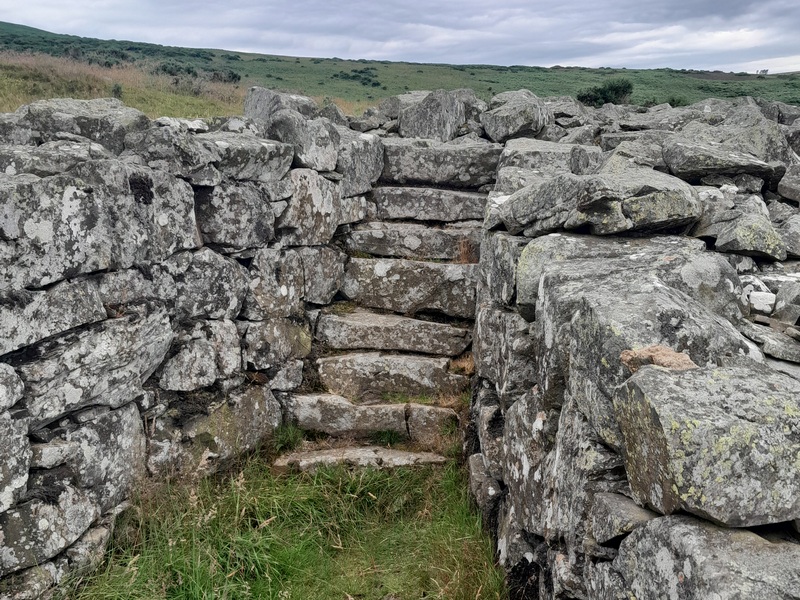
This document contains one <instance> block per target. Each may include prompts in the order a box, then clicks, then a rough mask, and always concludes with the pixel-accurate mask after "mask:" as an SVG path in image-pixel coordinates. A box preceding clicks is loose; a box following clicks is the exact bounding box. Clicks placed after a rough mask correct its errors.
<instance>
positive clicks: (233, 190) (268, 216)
mask: <svg viewBox="0 0 800 600" xmlns="http://www.w3.org/2000/svg"><path fill="white" fill-rule="evenodd" d="M195 211H196V215H197V225H198V227H199V228H200V232H201V233H202V236H203V241H204V242H205V243H207V244H218V245H220V246H222V247H223V248H226V249H236V250H240V249H245V248H258V247H261V246H264V245H266V244H267V242H269V241H271V240H272V239H273V238H274V236H275V231H274V223H275V215H274V213H273V211H272V206H271V205H270V204H269V201H268V198H267V197H266V194H264V193H263V191H262V190H261V189H259V187H257V186H256V185H254V184H252V183H239V184H236V185H234V184H229V183H222V184H220V185H218V186H215V187H200V188H197V189H196V190H195Z"/></svg>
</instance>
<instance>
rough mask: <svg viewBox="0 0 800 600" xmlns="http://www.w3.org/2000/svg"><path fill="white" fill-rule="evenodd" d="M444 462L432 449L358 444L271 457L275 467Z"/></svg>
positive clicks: (384, 466)
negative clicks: (429, 450)
mask: <svg viewBox="0 0 800 600" xmlns="http://www.w3.org/2000/svg"><path fill="white" fill-rule="evenodd" d="M446 462H447V459H446V458H445V457H444V456H439V455H438V454H434V453H432V452H406V451H404V450H393V449H391V448H380V447H375V446H367V447H363V448H362V447H359V448H334V449H331V450H314V451H310V452H295V453H292V454H286V455H285V456H281V457H280V458H278V459H277V460H276V461H275V465H274V466H275V469H277V470H278V471H279V472H281V471H310V472H313V471H316V470H317V469H319V468H320V467H332V466H336V465H344V466H346V467H358V468H365V467H369V468H373V469H395V468H398V467H414V466H421V465H440V464H444V463H446Z"/></svg>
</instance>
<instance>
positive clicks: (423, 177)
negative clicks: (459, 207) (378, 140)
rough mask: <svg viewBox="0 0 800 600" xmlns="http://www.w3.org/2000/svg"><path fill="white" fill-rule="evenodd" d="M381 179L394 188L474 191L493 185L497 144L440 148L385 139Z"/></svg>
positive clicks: (499, 149)
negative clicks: (419, 186) (412, 185)
mask: <svg viewBox="0 0 800 600" xmlns="http://www.w3.org/2000/svg"><path fill="white" fill-rule="evenodd" d="M383 147H384V149H385V158H384V167H383V174H382V175H381V179H382V180H383V181H385V182H387V183H396V184H409V183H418V184H423V185H425V184H427V185H446V186H452V187H457V188H477V187H480V186H482V185H484V184H487V183H490V182H492V181H494V174H495V170H496V169H497V162H498V160H499V159H500V154H501V152H502V150H503V148H502V146H500V144H481V143H476V144H453V145H450V144H441V143H439V142H434V141H430V140H414V139H402V138H386V139H384V140H383Z"/></svg>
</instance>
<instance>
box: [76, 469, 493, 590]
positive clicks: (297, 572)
mask: <svg viewBox="0 0 800 600" xmlns="http://www.w3.org/2000/svg"><path fill="white" fill-rule="evenodd" d="M466 487H467V486H466V482H465V481H464V476H463V474H462V471H460V470H459V468H458V467H457V466H456V465H455V464H450V465H448V466H446V467H443V468H442V467H440V468H422V469H414V470H396V471H394V472H387V471H373V470H365V471H348V470H344V469H333V470H325V471H320V472H318V473H317V474H315V475H290V476H275V475H273V474H271V473H270V471H269V468H268V465H267V463H266V462H264V461H263V460H260V459H251V460H250V461H249V462H247V464H245V465H244V467H243V468H242V469H241V470H239V471H236V472H234V473H233V474H231V475H229V476H227V477H224V478H219V479H216V480H207V481H204V482H201V483H200V484H196V485H194V486H189V485H173V486H165V487H162V488H160V489H158V490H156V491H148V492H147V493H145V494H144V495H141V496H140V497H138V498H137V499H136V500H135V504H134V508H132V509H131V510H128V511H127V512H125V513H123V514H122V515H121V517H120V518H119V520H118V524H117V528H116V532H115V536H114V539H113V542H112V547H111V549H110V552H109V555H108V559H107V561H106V563H105V564H104V565H103V566H101V568H100V569H99V570H98V571H97V572H96V573H95V574H93V575H90V576H87V577H84V578H83V579H81V580H77V581H73V582H71V584H70V585H69V587H68V588H67V589H66V591H65V592H64V594H65V595H64V598H65V599H66V598H69V599H71V600H111V599H118V600H123V599H125V600H137V599H141V600H159V599H164V600H167V599H170V600H172V599H176V600H177V599H197V600H200V599H203V600H211V599H215V600H216V599H223V598H224V599H230V600H240V599H248V598H259V599H260V598H264V599H267V598H269V599H276V600H289V599H295V598H296V599H298V600H299V599H302V600H315V599H319V600H323V599H324V600H331V599H341V600H353V599H356V598H358V599H359V600H406V599H408V600H411V599H413V600H417V599H419V598H447V599H454V600H458V599H464V600H466V599H469V600H474V599H483V598H485V599H491V598H504V597H505V592H504V589H503V581H502V574H501V573H500V571H499V570H497V569H496V568H495V567H494V564H493V551H492V546H491V542H490V540H489V539H488V537H487V536H486V535H485V534H484V533H483V532H482V530H481V526H480V523H479V519H478V518H477V517H476V516H475V514H474V513H473V511H472V510H471V507H470V504H469V499H468V497H467V492H466Z"/></svg>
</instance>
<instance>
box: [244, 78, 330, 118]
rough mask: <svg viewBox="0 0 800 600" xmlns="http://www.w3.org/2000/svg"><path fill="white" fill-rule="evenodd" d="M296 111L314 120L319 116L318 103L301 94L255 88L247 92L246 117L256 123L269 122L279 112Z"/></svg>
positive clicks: (245, 102) (245, 101) (245, 100)
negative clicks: (285, 110) (284, 110)
mask: <svg viewBox="0 0 800 600" xmlns="http://www.w3.org/2000/svg"><path fill="white" fill-rule="evenodd" d="M283 109H290V110H296V111H297V112H299V113H300V114H301V115H303V116H304V117H307V118H310V119H313V118H314V117H316V116H317V115H318V114H319V107H318V106H317V103H316V102H314V101H313V100H312V99H311V98H308V97H306V96H301V95H299V94H287V93H283V92H275V91H273V90H268V89H265V88H262V87H258V86H254V87H251V88H250V89H249V90H247V96H246V97H245V99H244V116H245V117H248V118H250V119H255V120H256V121H269V120H270V118H272V115H274V114H275V113H276V112H278V111H279V110H283Z"/></svg>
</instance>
